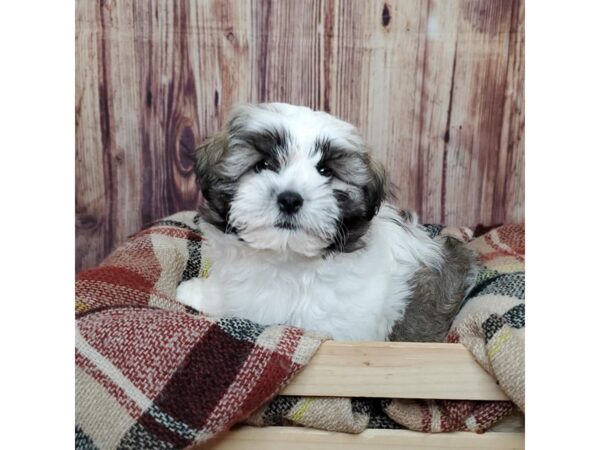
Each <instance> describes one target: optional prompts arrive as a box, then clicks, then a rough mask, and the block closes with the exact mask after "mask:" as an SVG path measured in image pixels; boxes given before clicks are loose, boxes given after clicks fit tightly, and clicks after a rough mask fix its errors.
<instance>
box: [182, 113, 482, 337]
mask: <svg viewBox="0 0 600 450" xmlns="http://www.w3.org/2000/svg"><path fill="white" fill-rule="evenodd" d="M197 177H198V183H199V185H200V188H201V190H202V194H203V196H204V199H205V203H204V205H203V207H202V208H201V211H200V212H201V218H202V221H201V223H200V228H201V231H202V233H203V235H204V236H205V238H206V240H205V241H204V242H203V247H202V255H203V258H207V259H208V260H210V263H211V266H210V275H209V277H208V278H205V279H200V278H197V279H192V280H188V281H185V282H183V283H182V284H181V285H180V286H179V288H178V291H177V297H178V299H179V300H180V301H182V302H183V303H185V304H187V305H189V306H191V307H194V308H196V309H198V310H201V311H203V312H205V313H207V314H209V315H214V316H235V317H242V318H247V319H250V320H253V321H255V322H258V323H260V324H265V325H271V324H288V325H295V326H299V327H302V328H306V329H310V330H316V331H320V332H325V333H328V334H330V335H332V336H333V338H334V339H347V340H385V339H386V338H390V333H391V332H392V329H394V333H392V336H391V338H401V339H406V340H432V339H433V338H432V339H426V338H427V336H434V335H435V339H437V338H438V336H439V335H440V333H441V332H440V331H439V330H438V329H439V328H440V325H439V324H440V323H442V322H443V325H442V328H445V330H444V332H445V331H446V330H447V326H448V324H449V320H450V316H451V315H453V313H454V312H455V309H456V305H457V304H458V302H459V301H460V299H461V298H462V294H463V291H464V288H466V286H467V285H468V282H469V280H468V279H467V278H468V275H472V271H471V267H472V264H471V261H470V260H467V261H466V262H465V264H463V265H460V264H456V262H454V263H453V264H448V263H449V262H451V261H452V258H455V257H454V256H452V255H456V254H457V253H456V252H455V251H454V250H453V249H452V246H449V245H447V244H444V241H443V240H435V239H431V238H430V237H429V236H428V234H427V233H426V232H425V230H424V229H423V228H422V227H421V226H419V225H418V223H417V220H416V218H415V216H414V215H412V214H408V213H405V212H403V213H399V212H398V211H396V210H395V209H394V208H393V207H391V206H390V205H389V204H387V203H385V202H384V200H385V196H386V183H385V175H384V171H383V168H382V166H381V165H380V164H379V163H377V162H375V161H374V160H373V159H372V158H371V156H370V155H369V154H368V153H367V146H366V144H365V142H364V141H363V139H362V137H361V136H360V134H359V133H358V131H357V130H356V128H355V127H354V126H352V125H351V124H349V123H347V122H344V121H341V120H339V119H337V118H335V117H333V116H331V115H329V114H327V113H324V112H318V111H313V110H311V109H309V108H305V107H299V106H293V105H288V104H283V103H272V104H260V105H243V106H240V107H238V108H236V109H235V110H234V111H233V112H232V114H231V118H230V120H229V122H228V124H227V126H226V128H225V129H224V130H223V132H222V133H220V134H218V135H217V136H215V137H213V138H212V139H211V140H209V141H208V142H207V143H206V144H205V145H203V146H202V147H201V148H200V149H199V151H198V163H197ZM467 259H468V258H467ZM450 266H452V267H450ZM457 280H462V282H458V283H457ZM423 283H426V284H427V286H430V287H429V288H427V289H425V288H424V285H423ZM450 291H452V292H450ZM415 294H418V295H419V298H413V297H414V295H415ZM434 297H435V298H434ZM411 305H412V306H411ZM419 305H422V307H419ZM419 311H423V313H424V314H425V316H429V319H430V321H429V322H430V323H431V324H432V326H431V327H430V328H432V329H427V321H428V319H427V317H424V318H423V317H420V316H421V315H423V314H421V313H420V312H419ZM407 314H408V316H407ZM411 315H413V316H414V317H413V318H412V319H411V318H410V316H411ZM442 315H443V316H444V317H443V318H442ZM407 320H414V321H415V323H419V324H421V325H419V327H420V328H422V333H416V332H415V331H414V330H413V329H412V328H411V327H408V328H407V327H404V326H403V325H402V324H403V323H405V322H406V321H407ZM423 323H425V325H423ZM394 326H395V327H394ZM407 330H410V332H409V331H407Z"/></svg>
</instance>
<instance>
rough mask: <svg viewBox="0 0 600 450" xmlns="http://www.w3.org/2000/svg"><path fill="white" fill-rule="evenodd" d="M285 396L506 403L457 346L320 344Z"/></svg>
mask: <svg viewBox="0 0 600 450" xmlns="http://www.w3.org/2000/svg"><path fill="white" fill-rule="evenodd" d="M283 394H287V395H303V396H313V395H314V396H329V397H338V396H339V397H384V398H421V399H457V400H506V399H507V397H506V395H505V394H504V393H503V392H502V390H501V389H500V388H499V387H498V385H497V384H496V381H495V380H494V378H493V377H492V376H490V375H489V374H488V373H487V372H486V371H485V370H483V369H482V368H481V366H480V365H479V364H477V362H475V360H474V359H473V357H472V356H471V353H469V351H468V350H467V349H466V348H465V347H464V346H463V345H462V344H423V343H406V342H365V343H356V342H354V343H350V342H348V343H344V342H333V341H329V342H325V343H323V345H321V347H320V348H319V350H318V351H317V353H316V355H315V356H314V357H313V358H312V359H311V361H310V363H309V364H308V365H307V366H306V367H305V368H304V369H303V370H302V372H300V373H299V374H298V375H297V376H296V377H294V379H293V380H292V381H291V383H290V384H289V385H288V386H287V388H286V389H285V390H284V391H283Z"/></svg>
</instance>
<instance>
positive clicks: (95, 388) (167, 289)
mask: <svg viewBox="0 0 600 450" xmlns="http://www.w3.org/2000/svg"><path fill="white" fill-rule="evenodd" d="M194 215H195V214H194V213H180V214H177V215H175V216H172V217H170V218H168V220H164V221H161V222H158V223H156V224H155V225H153V226H152V227H150V228H147V229H145V230H142V231H141V232H139V233H138V234H136V235H135V236H134V237H132V238H130V239H129V240H128V241H127V242H126V243H125V244H124V245H123V246H121V247H120V248H118V249H117V250H116V251H115V252H113V253H112V255H110V256H109V257H108V258H107V259H106V260H105V261H104V262H103V263H102V264H101V265H100V266H99V267H97V268H95V269H91V270H87V271H84V272H81V273H80V274H79V275H78V276H77V280H76V290H75V294H76V353H75V362H76V408H75V410H76V427H75V444H76V448H78V449H135V450H140V449H150V450H152V449H161V450H162V449H180V448H185V447H187V446H189V445H190V444H192V443H201V442H205V441H207V440H208V439H210V438H212V437H214V436H216V435H217V434H219V433H220V432H222V431H225V430H227V429H229V428H230V427H231V426H232V425H233V424H234V423H236V422H239V421H240V420H243V419H244V418H245V417H246V416H248V414H250V413H251V412H252V411H253V410H255V409H256V408H258V407H259V406H261V405H262V404H263V403H265V402H266V401H267V400H269V399H270V398H271V397H273V396H274V395H275V394H276V393H277V392H278V391H280V390H281V389H282V388H283V387H284V386H285V385H286V384H287V383H288V382H289V380H291V378H292V377H293V376H294V374H295V373H296V372H297V371H298V370H300V368H301V367H302V366H303V365H305V364H306V363H307V362H308V361H309V360H310V358H311V356H312V355H313V353H314V352H315V351H316V350H317V348H318V347H319V345H320V343H321V340H322V339H323V337H322V336H318V335H314V334H308V333H305V332H303V331H302V330H300V329H298V328H293V327H284V326H272V327H263V326H259V325H256V324H254V323H252V322H249V321H247V320H241V319H221V320H215V319H212V318H208V317H205V316H203V315H199V314H197V313H194V312H192V311H190V310H187V309H186V307H184V306H183V305H182V304H180V303H178V302H176V301H175V300H174V296H175V290H176V287H177V284H178V283H179V281H180V280H181V279H182V278H183V279H188V278H191V277H193V276H197V275H198V271H199V270H200V269H201V261H200V260H201V258H200V250H201V236H200V235H199V234H197V233H196V232H195V231H194V227H195V225H194V223H193V218H194Z"/></svg>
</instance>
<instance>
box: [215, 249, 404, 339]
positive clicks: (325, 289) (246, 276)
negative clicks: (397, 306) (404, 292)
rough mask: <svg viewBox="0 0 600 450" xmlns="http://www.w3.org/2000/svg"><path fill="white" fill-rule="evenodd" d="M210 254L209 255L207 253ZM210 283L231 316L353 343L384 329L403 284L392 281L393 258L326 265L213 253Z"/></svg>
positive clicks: (333, 261) (367, 256)
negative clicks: (360, 333)
mask: <svg viewBox="0 0 600 450" xmlns="http://www.w3.org/2000/svg"><path fill="white" fill-rule="evenodd" d="M207 250H208V249H207ZM210 253H212V254H211V255H210V258H211V262H212V265H211V269H210V273H209V276H208V279H207V282H208V283H209V284H210V285H211V287H212V288H213V289H210V292H212V293H214V294H213V295H218V296H220V299H219V301H220V302H222V304H223V305H224V307H225V310H226V311H227V314H228V315H233V316H238V317H245V318H248V319H250V320H253V321H256V322H259V323H262V324H275V323H285V324H290V325H295V326H299V327H303V328H308V329H313V330H318V331H323V332H328V333H330V334H334V335H337V337H338V338H339V337H340V336H341V337H348V338H349V337H351V336H350V335H348V333H350V331H347V332H346V331H342V330H341V329H342V328H353V327H357V326H358V325H359V324H362V327H360V328H361V329H363V330H365V329H366V328H369V327H368V326H366V324H370V328H371V330H370V332H371V333H373V332H374V331H373V330H372V329H373V328H374V327H377V326H379V325H381V320H385V318H383V317H382V316H383V315H385V314H386V313H388V311H386V305H387V304H389V303H390V296H392V295H393V294H394V293H397V292H398V291H399V286H398V284H399V283H400V284H401V282H400V281H399V280H397V279H395V278H394V277H392V276H391V272H392V270H393V261H392V259H391V256H390V255H387V254H379V255H370V254H364V255H352V256H350V257H345V258H344V257H342V258H330V259H326V260H320V261H309V262H306V261H303V262H298V261H272V260H268V259H265V258H256V257H252V256H251V255H240V254H237V255H231V254H230V255H227V254H223V253H220V252H218V251H213V252H210ZM334 337H336V336H334Z"/></svg>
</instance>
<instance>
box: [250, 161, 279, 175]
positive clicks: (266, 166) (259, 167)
mask: <svg viewBox="0 0 600 450" xmlns="http://www.w3.org/2000/svg"><path fill="white" fill-rule="evenodd" d="M263 170H273V171H274V170H275V166H274V165H273V164H272V163H270V162H269V161H267V160H266V159H263V160H262V161H260V162H258V163H256V165H255V166H254V171H255V172H256V173H259V172H262V171H263Z"/></svg>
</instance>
